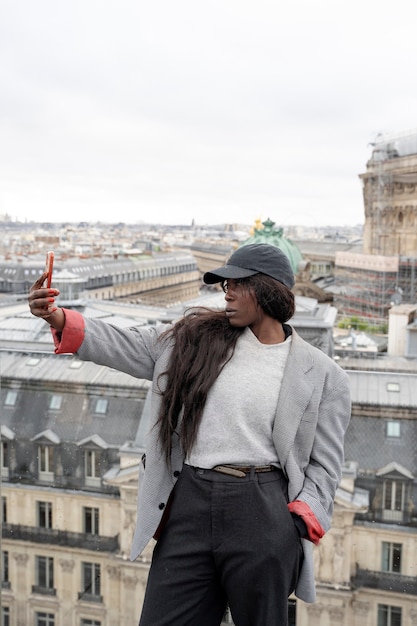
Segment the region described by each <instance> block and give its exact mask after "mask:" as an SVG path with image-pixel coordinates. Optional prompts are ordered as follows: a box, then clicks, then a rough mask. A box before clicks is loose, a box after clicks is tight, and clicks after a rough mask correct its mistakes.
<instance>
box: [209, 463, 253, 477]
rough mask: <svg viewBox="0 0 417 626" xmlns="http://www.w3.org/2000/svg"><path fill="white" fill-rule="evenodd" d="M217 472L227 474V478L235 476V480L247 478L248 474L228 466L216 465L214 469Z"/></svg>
mask: <svg viewBox="0 0 417 626" xmlns="http://www.w3.org/2000/svg"><path fill="white" fill-rule="evenodd" d="M213 470H214V471H215V472H220V474H226V475H227V476H234V477H235V478H245V477H246V472H244V471H243V470H239V469H236V468H234V467H228V466H227V465H216V467H213Z"/></svg>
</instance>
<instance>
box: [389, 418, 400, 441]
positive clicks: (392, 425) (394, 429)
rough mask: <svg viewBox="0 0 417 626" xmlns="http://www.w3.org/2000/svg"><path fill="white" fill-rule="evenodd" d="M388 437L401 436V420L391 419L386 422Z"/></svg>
mask: <svg viewBox="0 0 417 626" xmlns="http://www.w3.org/2000/svg"><path fill="white" fill-rule="evenodd" d="M386 434H387V437H393V438H395V437H397V438H398V437H400V436H401V422H400V421H399V420H395V421H389V422H387V424H386Z"/></svg>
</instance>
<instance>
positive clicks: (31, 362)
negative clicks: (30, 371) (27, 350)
mask: <svg viewBox="0 0 417 626" xmlns="http://www.w3.org/2000/svg"><path fill="white" fill-rule="evenodd" d="M40 362H41V360H40V359H37V358H36V357H31V358H30V359H28V360H27V361H26V365H29V366H30V367H35V365H38V363H40Z"/></svg>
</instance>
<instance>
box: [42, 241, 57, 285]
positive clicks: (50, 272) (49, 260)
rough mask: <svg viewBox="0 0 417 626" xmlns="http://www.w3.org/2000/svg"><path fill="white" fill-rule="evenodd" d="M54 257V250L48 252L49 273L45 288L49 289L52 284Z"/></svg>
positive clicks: (46, 265) (47, 264)
mask: <svg viewBox="0 0 417 626" xmlns="http://www.w3.org/2000/svg"><path fill="white" fill-rule="evenodd" d="M54 257H55V255H54V253H53V251H52V250H51V251H50V252H48V254H47V255H46V263H45V272H48V276H47V277H46V281H45V285H44V287H48V289H49V287H50V286H51V283H52V270H53V267H54Z"/></svg>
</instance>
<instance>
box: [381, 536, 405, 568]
mask: <svg viewBox="0 0 417 626" xmlns="http://www.w3.org/2000/svg"><path fill="white" fill-rule="evenodd" d="M401 552H402V544H401V543H390V542H388V541H383V542H382V571H383V572H395V573H398V574H399V573H401Z"/></svg>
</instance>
